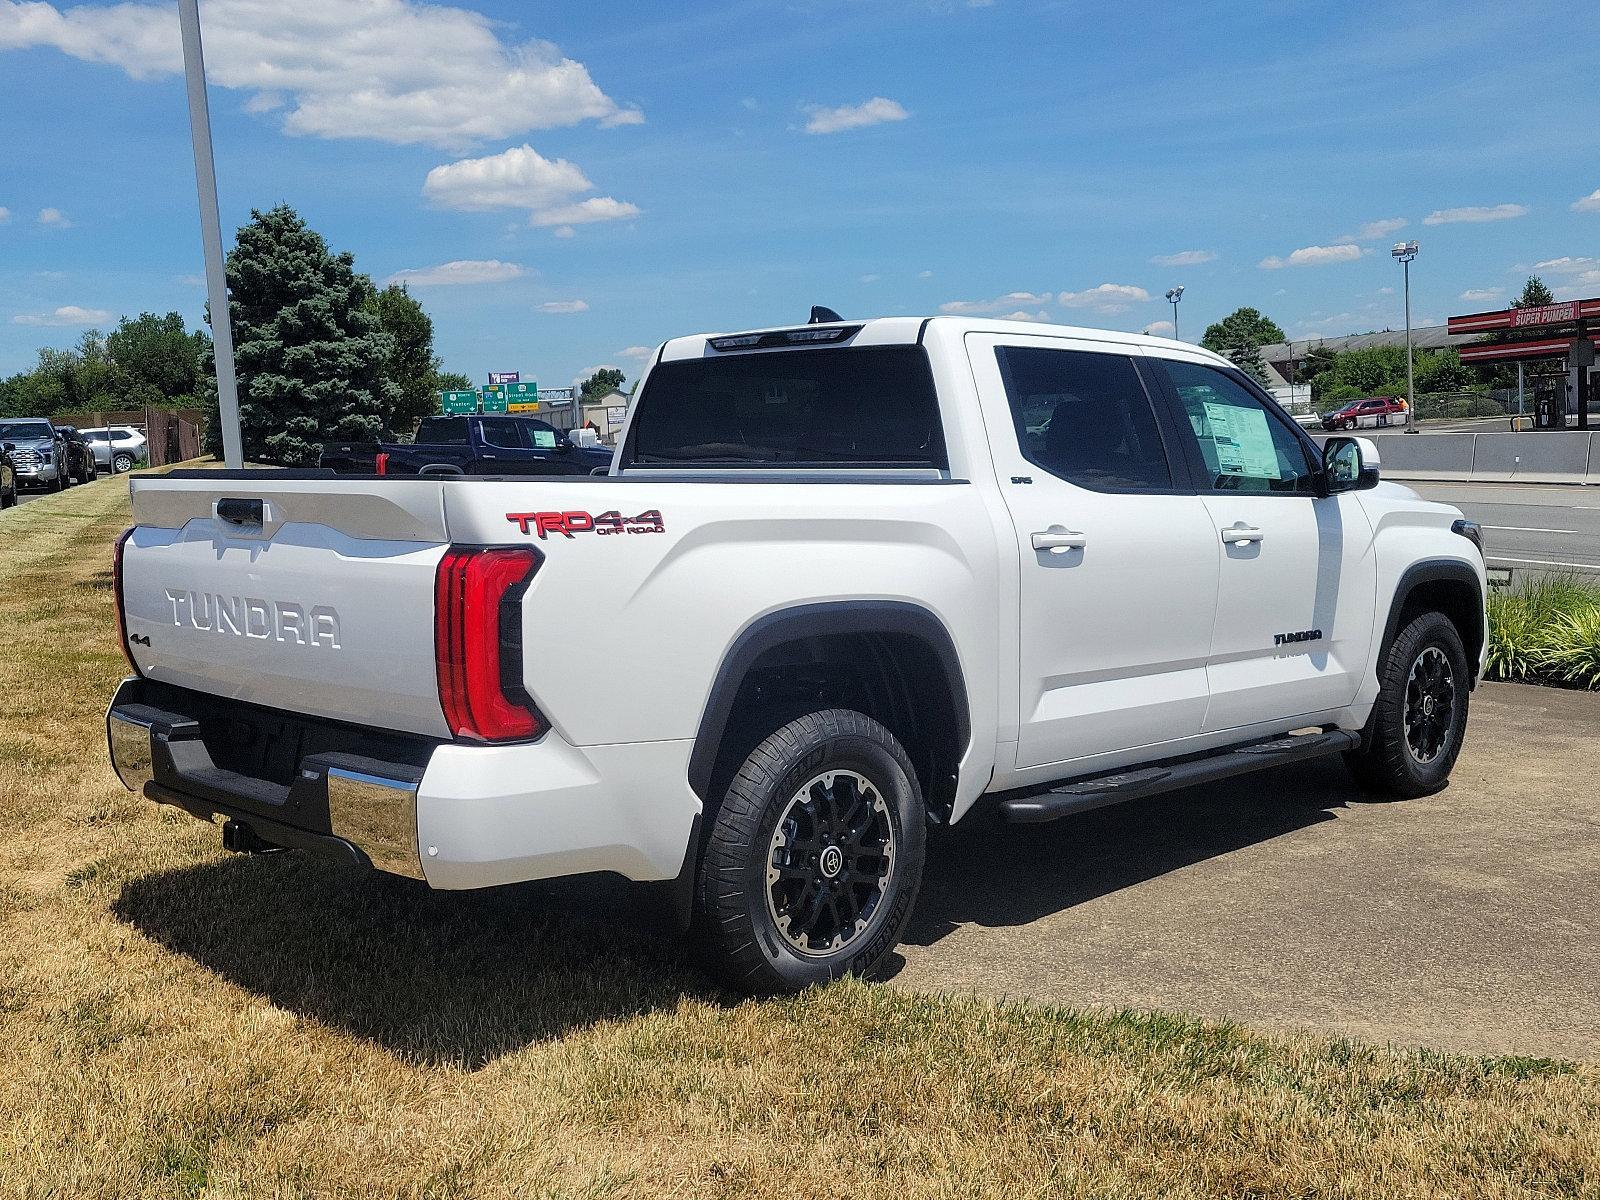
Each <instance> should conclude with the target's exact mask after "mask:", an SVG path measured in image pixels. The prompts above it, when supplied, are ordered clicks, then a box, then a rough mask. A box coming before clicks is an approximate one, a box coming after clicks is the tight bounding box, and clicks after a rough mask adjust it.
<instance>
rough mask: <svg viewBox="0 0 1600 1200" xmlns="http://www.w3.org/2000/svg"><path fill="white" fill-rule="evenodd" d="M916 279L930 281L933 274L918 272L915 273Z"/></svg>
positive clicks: (930, 272)
mask: <svg viewBox="0 0 1600 1200" xmlns="http://www.w3.org/2000/svg"><path fill="white" fill-rule="evenodd" d="M917 278H918V279H932V278H933V272H932V271H918V272H917Z"/></svg>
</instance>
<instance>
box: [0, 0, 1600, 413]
mask: <svg viewBox="0 0 1600 1200" xmlns="http://www.w3.org/2000/svg"><path fill="white" fill-rule="evenodd" d="M175 10H176V6H175V5H173V4H171V3H166V2H162V3H155V4H143V3H128V4H119V5H93V4H78V5H71V4H55V5H52V4H48V3H36V2H33V3H16V2H15V0H0V146H3V147H4V152H3V154H0V214H3V217H0V371H3V372H10V371H15V370H19V369H22V368H24V367H26V366H27V365H29V364H30V363H31V362H32V360H33V357H34V354H35V351H36V349H37V347H39V346H40V345H46V344H49V345H64V344H68V343H70V342H72V341H74V340H75V339H76V338H77V337H78V336H79V334H80V333H81V330H82V328H84V327H85V326H86V325H87V324H91V323H92V324H98V325H102V326H104V325H109V324H112V323H114V321H115V317H116V315H118V314H121V313H135V312H138V311H140V310H143V309H151V310H155V311H166V310H167V309H173V308H175V309H178V310H179V311H181V312H183V313H185V314H186V315H187V316H189V317H190V318H191V319H192V320H193V321H195V322H198V321H199V319H200V314H201V311H202V305H203V301H204V295H203V289H202V287H201V286H200V283H199V276H200V274H201V270H202V266H201V256H200V246H199V232H198V217H197V213H196V205H195V199H194V191H193V161H192V159H191V156H190V147H189V135H188V126H187V117H186V110H185V107H184V92H183V86H182V76H181V74H179V73H178V68H179V67H180V64H181V60H180V58H179V43H178V34H177V22H176V17H175ZM201 10H202V19H203V20H204V22H205V30H206V38H207V53H208V65H209V66H210V68H211V79H212V91H211V103H212V115H213V123H214V131H215V141H216V151H217V164H218V173H219V182H220V192H221V204H222V214H223V224H224V228H225V230H228V231H231V230H232V229H233V228H235V227H237V226H238V225H239V224H241V223H242V222H243V221H244V220H246V219H247V217H248V215H249V210H250V208H252V207H262V208H264V207H268V206H270V205H272V204H274V203H276V202H278V201H287V202H289V203H291V204H293V205H294V206H295V207H296V208H298V209H299V210H300V211H301V213H303V214H304V215H305V216H306V218H307V219H308V220H309V221H310V222H311V224H312V225H313V226H314V227H315V228H317V229H318V230H320V231H321V232H322V233H323V234H324V235H325V236H326V237H327V238H328V240H329V242H330V243H331V244H332V245H333V246H334V247H335V248H336V249H341V250H350V251H352V252H353V253H354V254H355V256H356V261H357V265H358V267H359V268H360V269H362V270H365V271H367V272H368V273H370V274H371V275H372V276H373V277H374V278H376V279H378V280H380V281H384V280H387V279H389V278H392V277H396V276H398V277H401V278H407V279H410V280H411V281H412V283H413V286H414V290H415V291H416V293H417V294H418V295H419V296H420V297H421V298H422V300H423V302H424V303H425V304H426V305H427V307H428V309H429V311H430V312H431V313H432V314H433V317H434V320H435V323H436V345H437V349H438V351H439V353H440V354H441V355H442V356H443V359H444V362H445V365H446V366H447V367H449V368H451V369H455V370H461V371H466V372H468V373H469V374H471V375H473V376H475V377H477V378H479V379H480V380H481V379H482V377H483V375H484V373H485V372H487V371H491V370H520V371H522V372H523V378H524V379H528V378H537V379H538V380H539V381H540V382H541V383H544V384H546V385H547V386H554V385H565V384H567V383H569V382H571V380H572V379H573V378H574V376H576V375H578V374H580V373H582V372H585V371H587V370H589V369H591V368H593V367H595V366H598V365H602V364H609V365H617V366H620V367H622V369H623V370H624V371H626V372H627V373H628V375H629V377H630V378H631V377H632V376H633V375H635V374H636V373H637V371H638V367H639V363H640V360H641V357H642V355H643V353H644V350H645V348H647V347H650V346H653V345H654V344H655V343H657V342H659V341H661V340H662V339H664V338H666V337H669V336H673V335H675V334H678V333H685V332H693V331H699V330H707V329H723V330H725V329H739V328H748V327H757V326H762V325H768V324H776V323H784V322H791V321H796V320H801V319H803V318H804V316H805V314H806V312H807V310H808V308H809V306H810V305H811V304H813V303H824V304H828V305H830V306H832V307H834V308H836V309H838V310H839V311H840V312H841V313H844V314H846V315H849V316H861V315H871V314H900V313H933V312H938V311H941V310H943V311H971V312H985V313H993V314H996V315H1009V314H1012V313H1015V312H1021V313H1026V314H1028V316H1030V317H1032V318H1035V319H1049V320H1053V321H1060V322H1065V323H1070V324H1082V325H1096V326H1104V327H1110V328H1120V329H1144V328H1147V327H1151V326H1154V327H1155V331H1156V332H1167V331H1168V328H1169V327H1167V326H1163V325H1160V324H1158V323H1159V322H1162V321H1166V320H1169V319H1170V316H1171V310H1170V308H1169V306H1168V305H1167V304H1166V303H1165V301H1164V300H1163V299H1162V293H1163V292H1164V291H1165V290H1166V289H1167V288H1168V287H1170V286H1171V285H1173V284H1176V283H1182V284H1184V285H1185V287H1186V292H1185V296H1184V300H1183V303H1182V309H1181V318H1180V330H1179V332H1180V333H1181V334H1182V335H1183V336H1185V337H1188V338H1194V337H1197V336H1198V334H1199V332H1200V330H1201V329H1202V328H1203V327H1204V325H1205V324H1206V323H1207V322H1209V321H1212V320H1215V319H1216V318H1218V317H1220V316H1222V315H1224V314H1226V313H1227V312H1229V311H1231V310H1232V309H1233V308H1235V307H1236V306H1238V305H1241V304H1252V305H1255V306H1257V307H1259V308H1261V309H1262V310H1263V311H1265V312H1266V313H1267V314H1268V315H1270V316H1272V317H1273V318H1275V319H1276V320H1277V321H1278V322H1279V323H1280V324H1281V325H1283V326H1284V327H1285V328H1286V329H1287V330H1288V331H1289V332H1290V333H1291V335H1294V336H1308V335H1315V334H1319V333H1320V334H1330V335H1331V334H1339V333H1347V332H1354V331H1364V330H1368V329H1374V328H1384V327H1394V326H1398V325H1399V324H1400V323H1401V322H1402V315H1401V307H1400V299H1399V282H1400V280H1399V269H1398V268H1397V267H1396V266H1395V265H1394V264H1393V263H1392V262H1391V261H1390V259H1389V255H1388V248H1389V246H1390V245H1391V244H1392V243H1393V241H1394V240H1396V238H1397V237H1415V238H1417V239H1418V240H1419V241H1420V242H1421V245H1422V248H1421V253H1420V255H1419V258H1418V260H1417V262H1416V264H1415V266H1414V268H1413V281H1414V288H1413V312H1414V315H1415V318H1416V320H1417V323H1419V324H1423V323H1429V322H1432V321H1442V320H1443V318H1444V317H1445V316H1447V315H1449V314H1451V313H1456V312H1468V311H1472V310H1474V309H1481V308H1493V307H1498V306H1499V305H1500V303H1501V302H1502V301H1503V300H1504V299H1505V298H1506V297H1509V296H1510V295H1511V294H1512V293H1514V292H1515V291H1516V289H1517V288H1518V287H1519V286H1520V284H1521V281H1522V279H1523V278H1524V277H1525V276H1526V275H1527V274H1528V272H1529V271H1530V270H1532V269H1535V267H1536V264H1547V265H1544V266H1540V267H1538V270H1539V273H1540V274H1542V275H1543V276H1544V277H1545V278H1546V280H1547V281H1548V282H1549V283H1550V284H1551V285H1552V286H1553V287H1554V288H1555V289H1556V291H1557V293H1558V295H1562V296H1575V295H1579V294H1582V295H1600V153H1597V149H1600V147H1597V141H1600V126H1597V125H1596V123H1595V114H1596V112H1597V111H1600V75H1597V73H1596V72H1595V69H1594V62H1593V55H1592V54H1588V53H1586V52H1584V51H1582V49H1581V47H1582V45H1585V44H1586V43H1585V42H1584V40H1583V39H1584V38H1585V37H1586V36H1587V35H1586V34H1585V33H1584V32H1583V23H1582V22H1581V21H1576V19H1575V17H1576V14H1575V10H1574V9H1573V8H1572V6H1571V5H1570V4H1557V3H1544V2H1542V0H1519V2H1518V3H1516V4H1514V5H1472V6H1463V5H1461V4H1460V3H1459V0H1457V2H1456V3H1452V4H1444V3H1438V4H1434V3H1396V2H1393V0H1391V2H1389V3H1365V2H1350V0H1341V2H1340V3H1337V4H1328V3H1326V2H1325V0H1321V2H1317V3H1297V2H1292V0H1282V2H1277V3H1266V2H1260V3H1244V2H1236V3H1228V2H1213V3H1206V4H1196V3H1193V2H1192V0H1189V2H1186V3H1173V4H1169V3H1163V2H1154V0H1152V2H1149V3H1145V4H1142V5H1112V4H1106V3H1087V2H1064V0H992V2H989V3H981V2H980V3H972V2H969V0H793V2H789V3H752V2H740V3H676V4H670V5H669V4H661V3H649V2H624V0H585V2H583V3H563V4H543V3H541V4H512V3H479V4H474V5H472V6H471V7H462V6H447V5H424V4H421V3H416V2H413V0H338V2H336V0H203V3H202V5H201ZM1563 30H1570V35H1569V34H1564V33H1563V32H1562V31H1563ZM1569 43H1570V44H1569ZM1397 222H1404V224H1403V225H1401V224H1397ZM447 264H450V265H447Z"/></svg>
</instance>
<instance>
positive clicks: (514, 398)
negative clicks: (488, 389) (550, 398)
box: [502, 383, 539, 412]
mask: <svg viewBox="0 0 1600 1200" xmlns="http://www.w3.org/2000/svg"><path fill="white" fill-rule="evenodd" d="M502 386H503V387H504V388H505V389H506V406H507V407H506V411H508V412H538V411H539V385H538V384H537V383H507V384H503V385H502Z"/></svg>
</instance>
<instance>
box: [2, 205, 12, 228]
mask: <svg viewBox="0 0 1600 1200" xmlns="http://www.w3.org/2000/svg"><path fill="white" fill-rule="evenodd" d="M9 220H11V210H10V209H9V208H7V207H6V206H5V205H4V204H0V225H4V224H5V223H6V222H7V221H9Z"/></svg>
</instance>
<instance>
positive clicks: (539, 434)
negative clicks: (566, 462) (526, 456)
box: [533, 429, 556, 450]
mask: <svg viewBox="0 0 1600 1200" xmlns="http://www.w3.org/2000/svg"><path fill="white" fill-rule="evenodd" d="M533 448H534V449H535V450H554V449H555V448H556V435H555V432H554V431H553V430H549V429H535V430H534V431H533Z"/></svg>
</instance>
